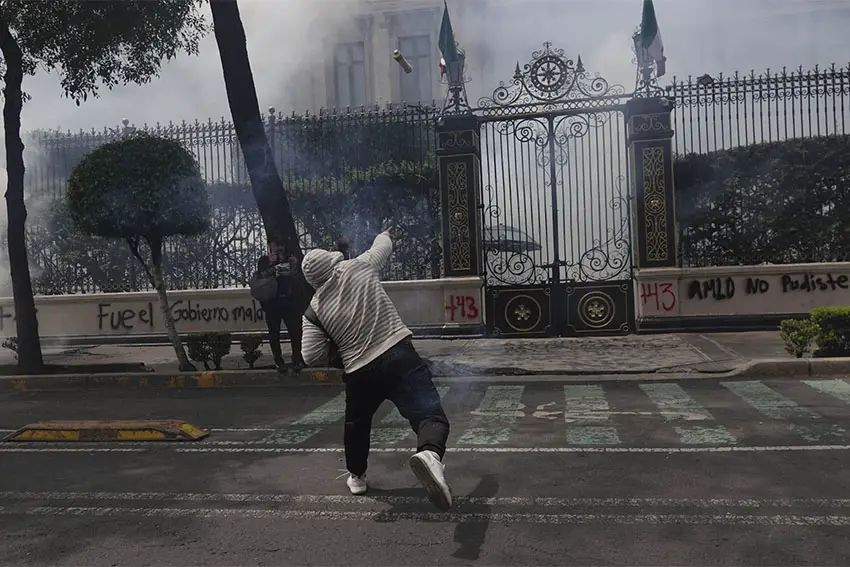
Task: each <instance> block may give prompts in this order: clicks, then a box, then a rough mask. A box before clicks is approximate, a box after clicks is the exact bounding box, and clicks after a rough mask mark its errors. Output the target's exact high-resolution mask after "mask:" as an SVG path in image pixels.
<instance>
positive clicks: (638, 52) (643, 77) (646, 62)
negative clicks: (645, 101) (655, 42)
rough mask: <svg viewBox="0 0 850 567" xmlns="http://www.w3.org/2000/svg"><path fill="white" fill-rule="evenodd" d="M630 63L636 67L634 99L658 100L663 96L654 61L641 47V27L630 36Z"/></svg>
mask: <svg viewBox="0 0 850 567" xmlns="http://www.w3.org/2000/svg"><path fill="white" fill-rule="evenodd" d="M632 52H633V53H634V54H635V56H634V58H633V59H632V63H633V64H634V65H636V66H637V74H636V75H635V92H634V95H633V96H634V97H635V98H658V97H663V96H664V89H663V88H661V87H660V86H658V69H657V65H656V63H655V61H654V60H653V59H652V57H651V56H650V55H649V53H648V52H647V50H646V49H644V47H643V45H641V26H638V27H637V30H635V33H634V34H632Z"/></svg>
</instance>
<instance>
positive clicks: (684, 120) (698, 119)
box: [667, 64, 850, 155]
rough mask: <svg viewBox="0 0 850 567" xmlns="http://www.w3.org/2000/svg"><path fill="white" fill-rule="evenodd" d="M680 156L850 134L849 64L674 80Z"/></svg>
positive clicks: (671, 88) (671, 90)
mask: <svg viewBox="0 0 850 567" xmlns="http://www.w3.org/2000/svg"><path fill="white" fill-rule="evenodd" d="M667 96H669V97H671V98H672V99H673V100H674V102H675V105H676V107H675V108H676V109H675V111H674V117H673V118H674V126H673V129H674V131H675V132H676V136H675V138H674V144H675V145H674V149H675V151H676V153H677V154H680V155H683V154H688V153H691V152H696V153H707V152H713V151H717V150H724V149H731V148H735V147H738V146H748V145H751V144H762V143H768V142H779V141H782V140H787V139H791V138H803V137H814V136H828V135H832V134H847V132H848V126H850V125H848V119H850V64H849V65H847V66H844V67H837V66H835V65H832V66H831V67H828V68H826V69H821V68H819V67H815V68H814V69H811V70H808V71H805V70H803V68H802V67H800V68H798V69H796V70H794V71H789V70H787V69H784V68H783V69H782V70H781V71H779V72H775V71H773V72H772V71H770V70H768V71H766V72H765V73H762V74H758V75H757V74H756V73H755V72H751V73H749V74H746V75H743V74H739V73H735V74H734V75H731V76H728V77H724V76H723V75H719V76H718V77H717V78H713V77H710V76H707V75H703V77H700V78H696V79H695V78H693V77H688V78H687V80H684V81H682V80H676V79H673V84H672V85H670V86H669V87H667Z"/></svg>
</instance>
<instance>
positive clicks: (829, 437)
mask: <svg viewBox="0 0 850 567" xmlns="http://www.w3.org/2000/svg"><path fill="white" fill-rule="evenodd" d="M803 383H804V384H805V386H803V387H805V388H811V390H810V391H809V392H810V393H811V394H812V395H814V392H819V393H823V394H826V395H828V396H831V397H832V398H834V399H836V400H837V402H836V403H846V404H850V380H841V379H819V380H805V381H803ZM715 384H717V383H715ZM634 386H637V388H634ZM630 387H631V388H634V390H632V392H633V393H634V392H636V391H637V389H640V391H641V392H643V394H644V395H645V396H646V397H647V399H648V400H649V401H651V402H652V403H653V404H654V406H655V407H654V408H650V407H646V408H641V410H647V411H637V408H634V407H618V406H617V405H616V404H615V402H614V400H611V401H610V402H609V397H610V396H611V394H612V392H611V391H609V390H608V387H607V386H606V385H600V384H569V385H558V386H556V387H554V388H551V387H550V388H551V389H547V390H546V393H552V394H554V393H555V392H558V391H562V392H563V396H564V398H563V402H560V401H558V400H557V398H555V397H552V398H549V401H548V403H544V404H542V405H535V406H532V408H531V409H529V408H527V407H526V405H525V403H532V402H531V401H530V400H534V402H533V403H534V404H539V402H540V401H545V400H540V399H539V396H540V395H541V393H542V391H540V388H539V387H537V386H534V387H532V388H527V387H526V386H524V385H487V386H483V387H482V388H481V389H480V390H478V391H479V395H480V396H481V398H480V403H479V404H478V407H477V408H475V409H473V410H472V411H469V409H465V410H460V411H461V412H462V413H458V414H452V415H454V419H453V421H457V423H456V424H455V423H453V426H454V427H453V428H452V429H453V434H452V436H451V437H452V438H451V442H450V443H451V444H452V445H453V446H455V447H463V446H473V447H475V446H478V447H487V446H496V445H505V444H513V443H515V442H517V443H519V442H526V441H522V439H524V438H525V437H529V436H532V437H533V436H534V435H536V434H537V433H538V432H541V428H542V435H543V438H541V440H540V442H542V443H543V444H544V445H548V444H549V443H552V442H553V440H554V439H558V441H554V442H556V443H557V442H561V443H564V442H565V445H566V446H568V447H573V448H577V449H581V448H583V447H587V448H593V447H600V448H607V447H610V448H616V447H625V446H629V445H631V444H632V443H635V442H637V443H638V445H642V444H644V443H645V441H646V437H647V435H653V436H654V435H656V433H659V432H660V433H661V435H662V436H664V437H665V438H666V440H667V441H668V442H673V440H674V439H675V443H678V444H679V445H680V446H683V447H701V446H716V447H723V446H726V447H728V446H736V445H738V444H739V443H740V444H742V445H743V444H747V443H749V442H750V439H751V436H752V434H753V433H752V431H751V426H750V425H748V423H750V422H751V421H752V418H753V415H750V416H749V417H743V418H742V420H741V427H733V426H732V425H730V424H729V423H725V424H720V423H717V422H716V421H714V420H716V419H717V417H715V415H714V413H713V412H714V410H713V409H712V408H713V407H714V406H713V405H709V404H705V403H700V402H701V400H702V398H696V397H695V396H694V395H693V392H692V390H691V389H690V386H689V384H679V383H669V382H662V383H659V382H643V383H642V382H637V383H633V384H632V385H631V386H630ZM454 388H455V389H450V386H448V385H445V386H443V385H441V386H440V387H438V393H439V395H440V397H441V399H444V398H446V397H447V396H449V395H450V394H451V393H455V394H458V395H463V394H464V392H467V390H466V389H465V388H460V389H459V390H458V389H457V386H455V387H454ZM718 390H720V391H722V390H725V391H726V392H729V393H730V394H731V395H733V396H734V398H735V400H734V403H735V405H736V408H735V409H736V411H740V409H741V408H743V407H745V406H749V407H752V408H754V410H756V411H758V412H759V413H760V414H761V416H763V419H770V420H777V421H785V422H786V423H785V424H784V425H783V424H780V427H779V428H778V429H777V428H776V427H774V426H773V425H772V426H771V428H770V429H769V430H767V429H765V430H764V431H765V432H767V435H781V436H783V437H784V438H786V439H788V440H789V442H792V441H791V440H792V439H793V440H794V441H793V442H799V443H807V444H814V445H823V444H830V443H842V442H848V441H850V432H848V431H849V430H850V415H848V417H847V418H846V419H844V418H836V419H837V421H836V419H824V418H823V416H821V415H819V413H817V408H816V404H814V403H808V402H805V403H804V402H797V401H796V398H792V397H790V395H789V396H788V397H786V395H784V394H782V393H780V391H778V390H777V389H776V387H775V386H774V385H773V384H772V383H771V382H768V381H756V380H751V381H740V382H739V381H729V382H721V383H720V384H719V385H718V386H716V387H714V388H712V392H717V391H718ZM700 392H708V391H707V390H702V389H701V390H700ZM793 392H794V393H795V394H798V393H799V394H800V395H802V394H804V393H805V392H802V391H800V390H793ZM633 393H632V394H630V395H633ZM331 395H332V396H334V395H335V397H333V398H332V399H331V398H330V397H329V398H325V402H324V403H321V404H318V403H317V407H315V408H314V409H313V410H312V411H310V412H309V413H306V414H305V415H302V416H298V415H295V416H292V417H291V418H289V420H288V421H287V422H286V423H287V425H283V426H281V427H279V428H277V429H259V428H252V429H244V430H236V429H232V430H230V429H228V430H215V431H214V436H213V437H212V438H211V439H210V440H209V444H220V445H240V444H247V445H257V446H260V447H274V446H281V447H293V446H301V447H306V446H309V445H314V444H317V443H318V444H319V445H322V444H324V443H328V442H337V443H340V442H341V441H342V420H343V418H344V413H345V395H344V394H343V393H339V394H338V395H336V394H331ZM705 395H706V396H708V395H709V393H706V394H705ZM526 398H528V399H526ZM617 399H618V400H619V399H620V398H619V397H618V398H617ZM706 399H709V398H706ZM698 400H700V401H698ZM623 403H624V404H628V402H626V401H624V402H623ZM638 403H639V402H638ZM643 403H644V404H645V403H646V402H643ZM727 403H728V400H727ZM561 404H563V405H561ZM534 407H537V409H538V410H540V408H548V409H550V410H552V411H545V412H544V411H542V410H541V411H538V412H534V411H533V408H534ZM389 409H390V411H389V412H387V414H386V415H385V416H382V417H381V418H379V419H376V420H375V427H374V428H373V430H372V443H373V444H374V445H375V446H376V447H393V446H395V447H398V448H403V447H405V446H408V445H412V444H413V443H414V442H415V433H414V432H413V431H412V430H411V428H410V426H409V424H408V423H407V421H406V420H405V419H404V418H403V417H402V416H401V415H400V413H399V412H398V410H397V408H395V407H391V408H389ZM561 410H562V411H561ZM538 414H540V415H544V414H545V420H541V417H540V415H538ZM532 415H534V417H532ZM561 415H563V416H564V421H560V416H561ZM722 415H723V416H724V418H727V417H728V416H726V414H725V413H724V414H722ZM450 417H451V415H450ZM640 418H654V419H655V420H656V421H655V423H653V421H652V420H647V421H640V422H639V423H638V424H637V427H636V428H634V427H633V425H634V420H636V419H637V420H640ZM659 418H662V419H663V420H664V422H666V423H667V424H669V425H667V426H663V425H657V424H659V423H661V420H660V419H659ZM527 420H528V424H529V426H533V427H534V428H536V429H534V428H532V429H530V430H528V429H525V428H524V427H523V426H522V424H523V423H525V422H526V421H527ZM758 420H759V418H756V421H758ZM706 422H707V423H706ZM712 422H714V424H712ZM546 423H549V424H550V425H549V426H548V428H547V426H546V425H545V424H546ZM630 424H633V425H630ZM659 428H661V429H660V430H659ZM657 430H658V431H657ZM253 432H256V433H254V434H253V435H249V436H246V435H244V433H253ZM228 433H229V435H225V436H224V438H222V437H221V436H220V435H222V434H228ZM235 434H239V435H236V437H240V438H244V440H243V439H237V438H234V439H229V438H228V437H232V436H233V435H235ZM760 434H761V433H756V435H760ZM674 436H675V437H674ZM249 437H250V439H249Z"/></svg>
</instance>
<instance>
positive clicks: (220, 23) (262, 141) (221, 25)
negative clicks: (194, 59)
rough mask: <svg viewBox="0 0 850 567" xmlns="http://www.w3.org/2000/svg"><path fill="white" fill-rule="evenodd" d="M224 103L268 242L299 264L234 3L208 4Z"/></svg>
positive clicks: (295, 234) (229, 0) (298, 250)
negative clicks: (293, 256) (282, 246)
mask: <svg viewBox="0 0 850 567" xmlns="http://www.w3.org/2000/svg"><path fill="white" fill-rule="evenodd" d="M210 9H211V10H212V18H213V26H214V28H215V39H216V42H217V43H218V53H219V56H220V57H221V69H222V72H223V73H224V86H225V89H226V90H227V102H228V104H229V105H230V114H231V116H232V118H233V126H234V128H235V129H236V137H237V138H238V139H239V146H240V147H241V148H242V153H243V154H244V156H245V165H246V166H247V168H248V176H249V177H250V178H251V188H252V190H253V192H254V199H255V200H256V201H257V207H258V208H259V210H260V216H261V217H262V219H263V226H264V227H265V229H266V234H267V235H268V237H269V238H273V239H275V240H277V241H279V242H281V243H285V244H287V246H288V247H289V249H290V250H292V251H293V252H295V254H296V256H297V258H298V261H299V262H300V261H301V259H302V257H303V253H302V251H301V244H300V242H299V239H298V231H297V230H296V228H295V222H294V220H293V218H292V209H291V208H290V206H289V200H288V199H287V198H286V191H285V190H284V187H283V183H282V182H281V179H280V175H279V173H278V171H277V165H276V164H275V161H274V155H273V154H272V150H271V147H270V146H269V140H268V137H267V136H266V131H265V128H264V126H263V119H262V115H261V114H260V103H259V102H258V101H257V90H256V88H255V86H254V75H253V72H252V71H251V62H250V60H249V59H248V45H247V41H246V39H245V29H244V27H243V26H242V18H241V17H240V15H239V4H238V3H237V0H210Z"/></svg>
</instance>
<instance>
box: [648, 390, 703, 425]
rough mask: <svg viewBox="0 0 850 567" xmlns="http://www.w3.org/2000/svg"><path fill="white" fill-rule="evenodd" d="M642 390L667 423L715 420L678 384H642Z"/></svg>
mask: <svg viewBox="0 0 850 567" xmlns="http://www.w3.org/2000/svg"><path fill="white" fill-rule="evenodd" d="M640 389H641V390H643V392H644V393H645V394H646V395H647V396H649V399H651V400H652V402H653V403H654V404H655V405H656V406H658V410H659V412H660V413H661V415H662V416H664V419H665V420H666V421H677V420H683V421H704V420H709V419H714V416H712V415H711V413H709V412H708V411H707V410H706V409H705V408H703V407H702V406H701V405H699V404H698V403H697V401H696V400H694V399H693V398H692V397H691V396H689V395H688V393H687V392H685V390H684V389H683V388H682V387H681V386H679V385H678V384H640Z"/></svg>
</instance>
